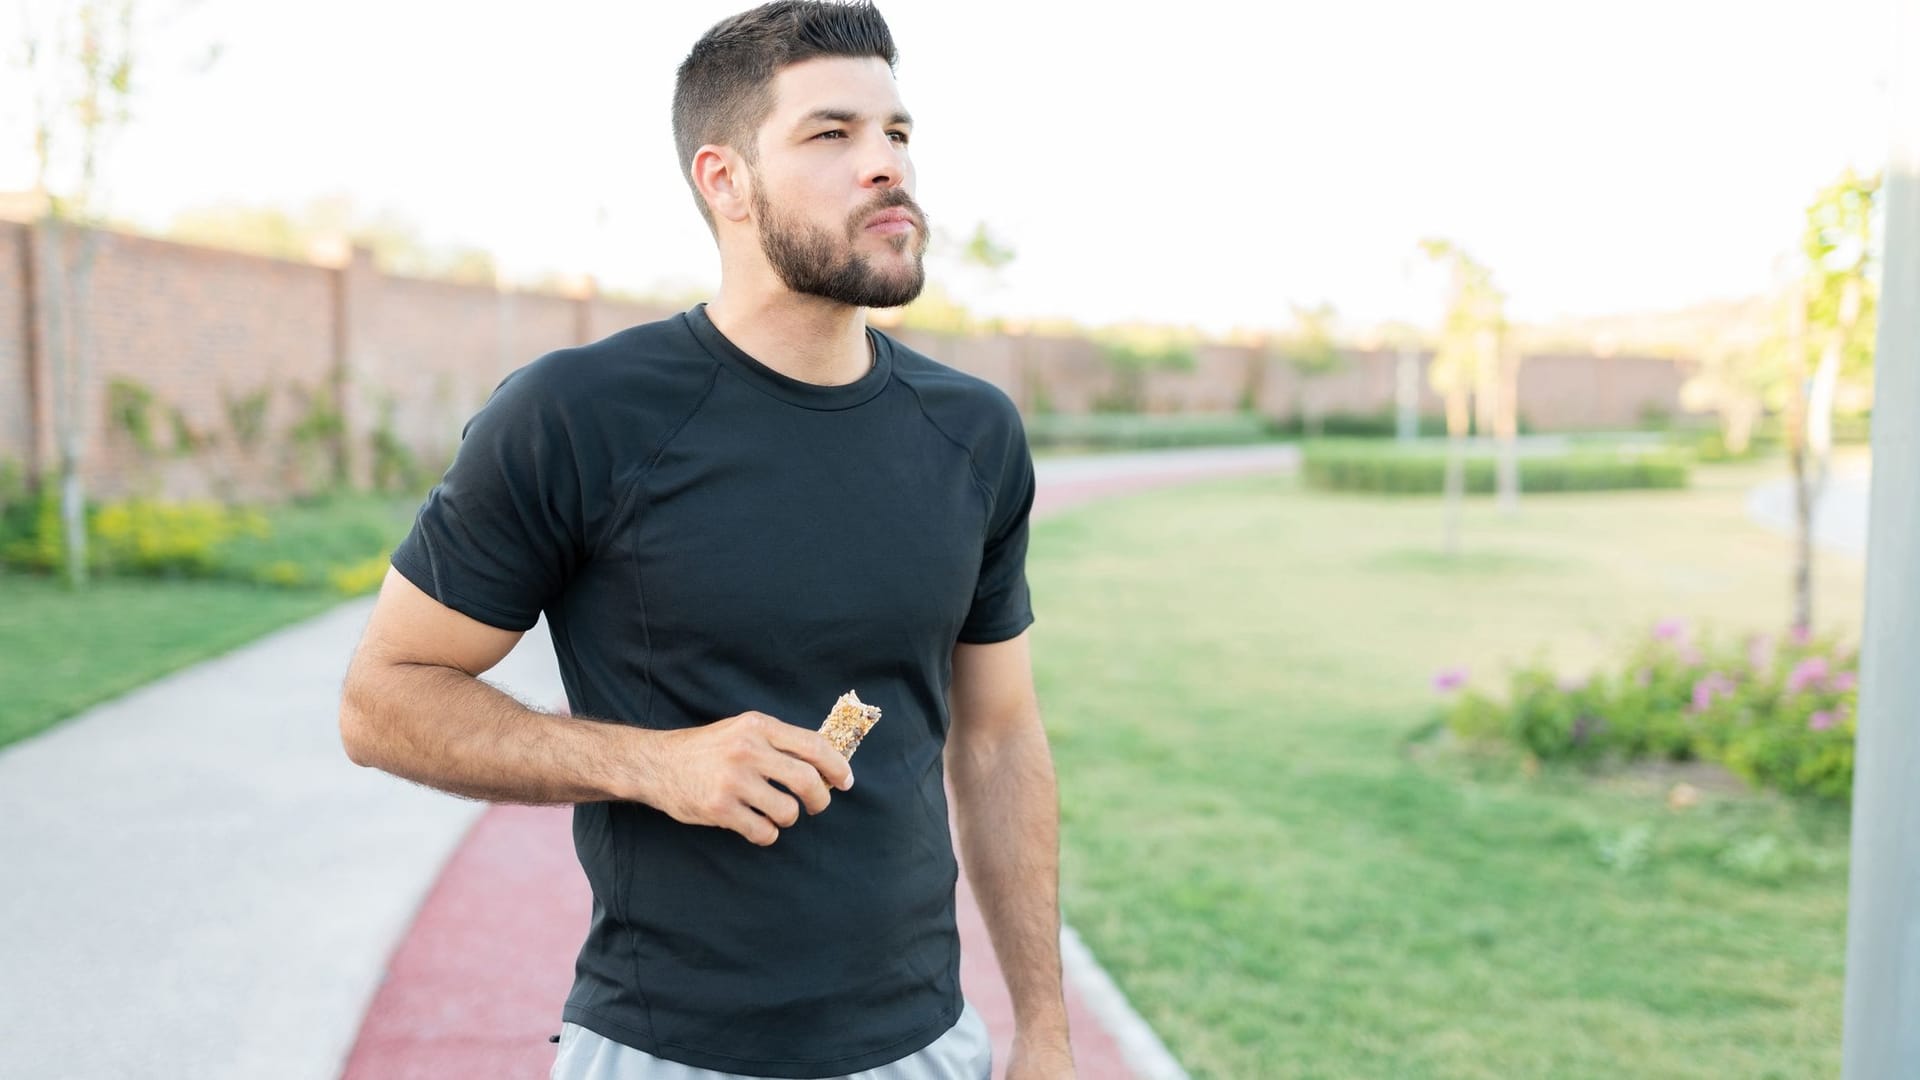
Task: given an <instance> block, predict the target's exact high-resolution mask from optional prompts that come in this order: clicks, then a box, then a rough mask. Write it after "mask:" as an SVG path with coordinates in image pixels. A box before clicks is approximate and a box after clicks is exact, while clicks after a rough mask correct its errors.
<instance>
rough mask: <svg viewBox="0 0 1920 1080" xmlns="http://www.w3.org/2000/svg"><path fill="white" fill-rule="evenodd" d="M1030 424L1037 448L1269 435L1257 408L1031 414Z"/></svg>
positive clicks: (1212, 442)
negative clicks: (1230, 411)
mask: <svg viewBox="0 0 1920 1080" xmlns="http://www.w3.org/2000/svg"><path fill="white" fill-rule="evenodd" d="M1026 427H1027V442H1028V444H1029V445H1031V446H1033V447H1034V448H1036V449H1041V448H1045V449H1060V448H1064V447H1078V448H1085V449H1101V450H1119V449H1127V450H1151V449H1163V448H1169V447H1180V446H1228V445H1236V444H1244V443H1256V442H1264V441H1266V440H1267V439H1268V438H1269V437H1270V436H1269V434H1268V431H1267V422H1266V420H1265V419H1264V418H1263V417H1261V416H1260V415H1259V414H1258V413H1166V414H1160V413H1048V414H1045V415H1041V416H1033V417H1028V418H1027V420H1026Z"/></svg>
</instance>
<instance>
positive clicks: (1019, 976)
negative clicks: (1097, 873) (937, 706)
mask: <svg viewBox="0 0 1920 1080" xmlns="http://www.w3.org/2000/svg"><path fill="white" fill-rule="evenodd" d="M951 704H952V718H953V726H952V731H951V734H950V735H949V736H948V739H947V776H948V779H949V780H950V781H951V782H952V784H953V795H954V802H955V810H956V813H955V815H954V817H955V822H956V825H957V826H958V831H959V834H960V854H961V859H962V862H963V863H964V864H965V866H966V871H967V880H968V881H969V882H971V883H972V885H973V892H974V896H975V898H976V899H978V901H979V903H980V913H981V915H982V916H984V917H985V919H986V923H987V932H988V934H989V935H990V936H991V937H992V938H993V952H994V955H995V956H997V957H998V958H999V960H1000V970H1001V971H1002V972H1003V973H1004V974H1005V976H1006V980H1007V990H1008V992H1009V993H1010V994H1011V995H1012V997H1013V1012H1014V1044H1013V1056H1012V1058H1011V1060H1010V1061H1009V1062H1008V1070H1007V1077H1008V1080H1027V1078H1036V1080H1037V1078H1047V1080H1052V1078H1055V1077H1071V1076H1073V1075H1074V1073H1073V1055H1072V1051H1071V1049H1070V1048H1069V1046H1068V1042H1067V1008H1066V1001H1065V996H1064V994H1063V992H1062V989H1061V978H1060V804H1059V794H1058V789H1057V788H1056V786H1055V783H1054V775H1053V755H1052V753H1051V752H1050V751H1049V750H1048V748H1047V735H1046V731H1045V730H1044V729H1043V728H1042V727H1041V723H1040V705H1039V701H1038V697H1037V695H1036V694H1035V692H1034V687H1033V663H1032V658H1031V656H1030V654H1029V652H1028V644H1027V635H1026V633H1025V632H1022V633H1021V634H1019V635H1018V636H1016V637H1013V638H1010V639H1008V640H1006V641H1000V642H995V643H993V644H990V645H968V644H959V645H956V646H955V647H954V650H953V691H952V702H951Z"/></svg>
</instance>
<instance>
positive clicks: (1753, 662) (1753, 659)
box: [1747, 634, 1773, 671]
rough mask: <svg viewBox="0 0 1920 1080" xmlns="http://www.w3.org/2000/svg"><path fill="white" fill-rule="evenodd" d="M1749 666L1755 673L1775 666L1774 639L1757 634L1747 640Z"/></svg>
mask: <svg viewBox="0 0 1920 1080" xmlns="http://www.w3.org/2000/svg"><path fill="white" fill-rule="evenodd" d="M1747 666H1748V667H1750V668H1752V669H1753V670H1755V671H1765V670H1766V669H1768V668H1770V667H1772V666H1773V639H1772V638H1770V637H1768V636H1767V635H1765V634H1755V635H1753V636H1752V637H1750V638H1748V639H1747Z"/></svg>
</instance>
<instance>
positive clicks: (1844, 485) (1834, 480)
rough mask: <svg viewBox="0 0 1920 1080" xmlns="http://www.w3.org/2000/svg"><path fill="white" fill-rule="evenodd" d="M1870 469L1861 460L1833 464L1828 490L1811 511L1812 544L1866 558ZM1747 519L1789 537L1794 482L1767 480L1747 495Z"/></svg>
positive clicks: (1791, 533) (1870, 485) (1791, 524)
mask: <svg viewBox="0 0 1920 1080" xmlns="http://www.w3.org/2000/svg"><path fill="white" fill-rule="evenodd" d="M1872 482H1873V470H1872V468H1871V466H1870V465H1868V464H1867V463H1866V462H1864V461H1860V460H1843V461H1839V462H1836V463H1835V464H1834V466H1833V471H1832V472H1831V473H1830V474H1829V476H1828V479H1827V490H1826V491H1825V493H1823V494H1822V495H1821V497H1820V501H1819V502H1817V503H1815V504H1814V508H1813V542H1814V544H1815V545H1816V546H1818V547H1821V548H1824V549H1826V550H1828V551H1833V552H1837V553H1839V554H1842V555H1853V556H1856V557H1858V558H1861V559H1864V558H1866V557H1867V505H1868V503H1869V502H1870V501H1871V500H1870V499H1869V497H1868V496H1869V495H1870V493H1871V488H1872ZM1747 516H1748V517H1750V518H1752V519H1753V520H1754V521H1755V522H1757V523H1759V524H1760V525H1762V526H1764V527H1765V528H1767V529H1770V530H1772V531H1773V532H1777V533H1780V534H1782V535H1785V536H1792V535H1793V532H1794V524H1793V480H1792V478H1791V477H1782V478H1781V479H1779V480H1770V481H1768V482H1767V483H1764V484H1761V485H1760V486H1758V487H1756V488H1754V489H1753V490H1752V491H1750V492H1748V493H1747Z"/></svg>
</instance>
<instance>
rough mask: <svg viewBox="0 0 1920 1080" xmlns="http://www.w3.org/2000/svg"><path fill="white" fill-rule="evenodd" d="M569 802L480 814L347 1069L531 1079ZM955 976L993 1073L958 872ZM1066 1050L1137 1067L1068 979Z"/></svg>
mask: <svg viewBox="0 0 1920 1080" xmlns="http://www.w3.org/2000/svg"><path fill="white" fill-rule="evenodd" d="M1269 468H1271V466H1256V467H1250V468H1232V467H1228V468H1218V467H1215V468H1202V469H1195V470H1193V471H1189V472H1179V473H1163V474H1158V475H1153V476H1142V477H1106V478H1099V479H1092V480H1082V481H1076V482H1072V483H1064V484H1053V485H1044V486H1043V487H1042V488H1041V490H1040V491H1039V492H1038V493H1037V495H1036V498H1035V502H1034V514H1035V516H1040V515H1044V514H1048V513H1055V512H1058V511H1060V510H1063V509H1066V508H1067V507H1070V506H1077V505H1079V504H1081V503H1084V502H1088V501H1091V500H1093V499H1097V498H1100V497H1102V496H1107V495H1115V494H1122V493H1126V492H1132V491H1139V490H1143V489H1146V488H1150V487H1164V486H1168V485H1172V484H1179V483H1184V482H1187V481H1191V480H1197V479H1203V478H1210V477H1215V476H1222V475H1228V474H1231V473H1239V472H1253V471H1264V470H1265V469H1269ZM571 813H572V811H571V809H570V808H568V807H530V806H495V807H491V808H489V809H488V810H487V811H486V813H484V814H483V815H481V817H480V820H479V821H478V822H477V823H475V825H474V826H473V828H472V830H471V831H469V832H468V834H467V836H466V838H465V839H464V840H462V841H461V843H460V846H459V847H458V848H457V849H456V850H455V851H454V853H453V857H452V858H451V859H449V860H448V862H447V865H446V868H445V869H443V870H442V871H441V873H440V877H439V879H438V880H437V881H436V882H435V883H434V886H433V888H432V890H431V891H429V892H428V894H427V898H426V901H425V902H424V903H423V904H422V905H421V908H420V913H419V915H418V916H416V917H415V919H414V922H413V925H412V927H411V928H409V929H408V931H407V935H406V937H405V938H404V939H403V940H402V941H401V942H400V945H399V947H398V948H397V949H396V950H395V951H394V954H393V958H392V959H391V961H389V963H388V965H387V974H386V978H385V979H384V980H383V981H382V982H381V984H380V988H379V990H378V991H377V992H376V993H375V995H374V999H373V1002H372V1003H371V1004H370V1005H369V1006H368V1008H367V1013H366V1017H365V1018H364V1019H363V1020H362V1021H361V1026H360V1033H359V1036H358V1038H357V1039H356V1040H355V1043H354V1047H353V1051H352V1053H351V1055H350V1056H349V1057H348V1059H347V1066H346V1071H345V1073H344V1077H345V1078H347V1080H478V1078H487V1080H493V1078H500V1080H509V1078H511V1080H520V1078H525V1080H537V1078H540V1077H545V1076H546V1075H547V1071H548V1069H549V1068H550V1067H551V1066H552V1064H553V1058H554V1052H555V1048H554V1046H553V1044H552V1043H550V1042H548V1041H547V1040H548V1038H549V1037H551V1036H553V1035H556V1034H558V1033H559V1031H560V1006H561V1004H562V1003H563V1002H565V1001H566V997H567V991H568V990H569V989H571V987H572V984H573V961H574V955H575V953H577V952H578V951H579V948H580V942H581V940H582V939H583V938H584V936H585V934H586V927H587V920H588V912H589V909H590V907H591V903H592V900H591V895H590V894H589V892H588V889H587V880H586V877H585V875H584V874H583V873H582V872H581V870H580V864H579V862H578V861H577V860H576V859H575V858H574V853H573V834H572V829H571V824H570V822H571V816H570V815H571ZM956 899H957V904H956V907H957V911H958V917H959V926H960V981H961V988H962V992H964V993H965V994H966V997H967V1000H968V1001H970V1002H971V1003H972V1004H973V1006H974V1008H976V1009H978V1010H979V1012H980V1014H981V1016H982V1017H983V1018H984V1019H985V1020H986V1022H987V1027H988V1030H990V1031H991V1032H992V1034H993V1043H994V1075H995V1076H996V1077H999V1076H1001V1075H1003V1072H1004V1069H1005V1067H1006V1060H1007V1054H1008V1051H1009V1049H1010V1047H1011V1045H1012V1040H1013V1006H1012V1002H1011V1000H1010V999H1009V998H1008V996H1007V989H1006V984H1005V982H1004V981H1003V980H1002V979H1001V977H1000V968H999V964H998V963H997V962H996V961H995V959H994V955H993V949H992V946H991V944H990V942H989V940H988V938H987V932H986V924H985V923H984V922H983V921H982V920H981V916H980V911H979V907H978V906H977V905H976V904H975V903H974V900H973V894H972V892H971V890H970V889H968V887H967V883H966V878H965V876H964V875H962V877H961V881H960V889H959V893H958V896H957V898H956ZM1067 1015H1068V1021H1069V1023H1070V1024H1071V1027H1072V1032H1073V1051H1074V1060H1075V1063H1076V1065H1077V1066H1078V1069H1079V1073H1080V1075H1081V1076H1083V1077H1086V1078H1088V1080H1124V1078H1126V1077H1129V1076H1132V1075H1133V1074H1132V1071H1131V1070H1130V1069H1129V1068H1128V1067H1127V1065H1126V1062H1125V1058H1124V1057H1123V1055H1122V1054H1121V1051H1120V1048H1119V1045H1118V1044H1117V1043H1116V1042H1115V1040H1114V1038H1113V1036H1112V1034H1110V1033H1109V1032H1108V1031H1107V1030H1106V1029H1105V1028H1104V1027H1103V1026H1101V1023H1100V1021H1099V1019H1098V1018H1097V1017H1096V1016H1094V1015H1093V1013H1091V1012H1090V1011H1088V1009H1087V1007H1086V1005H1085V1003H1084V1002H1083V1001H1082V1000H1081V999H1080V996H1079V995H1078V994H1077V993H1076V992H1075V991H1074V988H1073V986H1072V985H1071V984H1069V985H1068V987H1067Z"/></svg>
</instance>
